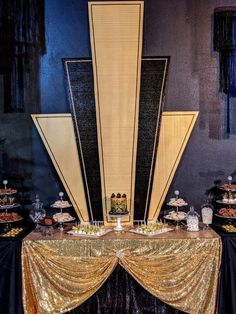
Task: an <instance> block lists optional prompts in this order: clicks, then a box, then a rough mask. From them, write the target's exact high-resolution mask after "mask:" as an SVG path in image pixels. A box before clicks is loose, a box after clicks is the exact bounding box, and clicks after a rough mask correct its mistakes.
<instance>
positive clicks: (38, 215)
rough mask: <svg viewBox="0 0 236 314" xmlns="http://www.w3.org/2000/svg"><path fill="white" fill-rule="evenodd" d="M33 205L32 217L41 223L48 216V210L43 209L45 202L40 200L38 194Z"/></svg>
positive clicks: (34, 220)
mask: <svg viewBox="0 0 236 314" xmlns="http://www.w3.org/2000/svg"><path fill="white" fill-rule="evenodd" d="M32 206H33V209H32V210H31V211H30V218H31V219H32V220H33V222H35V223H39V222H40V221H41V220H42V219H43V218H44V217H45V216H46V211H45V209H43V203H42V202H40V199H39V196H38V195H36V197H35V201H34V203H33V204H32Z"/></svg>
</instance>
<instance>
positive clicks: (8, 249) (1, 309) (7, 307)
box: [0, 239, 23, 314]
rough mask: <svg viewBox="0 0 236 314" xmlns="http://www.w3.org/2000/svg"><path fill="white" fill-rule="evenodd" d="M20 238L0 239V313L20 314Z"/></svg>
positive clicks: (21, 308) (21, 311)
mask: <svg viewBox="0 0 236 314" xmlns="http://www.w3.org/2000/svg"><path fill="white" fill-rule="evenodd" d="M21 291H22V290H21V240H17V241H15V240H5V239H4V240H3V241H0V313H2V314H22V313H23V307H22V296H21Z"/></svg>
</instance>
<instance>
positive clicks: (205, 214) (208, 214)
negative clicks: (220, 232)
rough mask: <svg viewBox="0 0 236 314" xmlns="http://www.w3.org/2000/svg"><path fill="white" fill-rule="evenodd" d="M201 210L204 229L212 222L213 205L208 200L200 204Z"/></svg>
mask: <svg viewBox="0 0 236 314" xmlns="http://www.w3.org/2000/svg"><path fill="white" fill-rule="evenodd" d="M201 211H202V222H203V223H204V225H205V227H204V229H208V228H209V225H210V224H212V219H213V206H212V205H211V204H209V203H208V202H207V203H205V204H203V205H202V206H201Z"/></svg>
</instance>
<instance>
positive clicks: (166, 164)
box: [148, 111, 198, 220]
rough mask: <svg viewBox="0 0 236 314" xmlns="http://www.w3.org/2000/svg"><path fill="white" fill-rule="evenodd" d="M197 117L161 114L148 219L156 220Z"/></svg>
mask: <svg viewBox="0 0 236 314" xmlns="http://www.w3.org/2000/svg"><path fill="white" fill-rule="evenodd" d="M197 117H198V112H197V111H183V112H181V111H180V112H163V114H162V122H161V130H160V138H159V145H158V150H157V157H156V163H155V169H154V179H153V186H152V192H151V200H150V206H149V213H148V219H149V220H156V219H157V218H158V216H159V213H160V210H161V207H162V205H163V202H164V200H165V197H166V194H167V192H168V189H169V187H170V184H171V182H172V180H173V177H174V175H175V171H176V169H177V167H178V165H179V162H180V160H181V157H182V155H183V152H184V149H185V147H186V145H187V143H188V141H189V138H190V135H191V132H192V130H193V127H194V125H195V122H196V120H197Z"/></svg>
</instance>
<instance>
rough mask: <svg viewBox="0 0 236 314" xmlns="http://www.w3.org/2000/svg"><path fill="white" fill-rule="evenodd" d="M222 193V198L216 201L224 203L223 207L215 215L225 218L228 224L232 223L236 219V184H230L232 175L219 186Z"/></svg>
mask: <svg viewBox="0 0 236 314" xmlns="http://www.w3.org/2000/svg"><path fill="white" fill-rule="evenodd" d="M220 189H221V190H222V191H224V193H223V198H222V199H221V200H217V201H216V202H217V203H219V204H222V205H225V208H220V209H219V210H218V211H217V212H216V213H215V216H217V217H219V218H223V219H226V220H227V223H228V224H232V222H233V220H234V221H235V219H236V208H235V206H236V184H232V177H231V176H228V183H226V184H224V185H222V186H221V187H220Z"/></svg>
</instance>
